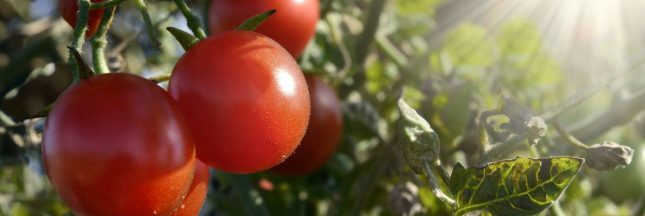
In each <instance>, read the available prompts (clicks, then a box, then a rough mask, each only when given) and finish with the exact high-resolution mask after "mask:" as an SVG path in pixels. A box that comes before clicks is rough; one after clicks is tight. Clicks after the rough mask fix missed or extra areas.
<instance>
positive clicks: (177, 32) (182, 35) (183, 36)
mask: <svg viewBox="0 0 645 216" xmlns="http://www.w3.org/2000/svg"><path fill="white" fill-rule="evenodd" d="M166 30H168V32H170V34H172V36H173V37H175V39H176V40H177V42H179V44H180V45H181V47H182V48H184V50H188V49H190V47H192V46H193V45H195V44H196V43H197V42H199V39H198V38H197V37H195V36H194V35H192V34H190V33H188V32H185V31H183V30H181V29H178V28H175V27H168V28H166Z"/></svg>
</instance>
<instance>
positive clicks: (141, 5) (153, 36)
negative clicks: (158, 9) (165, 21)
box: [134, 0, 161, 46]
mask: <svg viewBox="0 0 645 216" xmlns="http://www.w3.org/2000/svg"><path fill="white" fill-rule="evenodd" d="M134 3H135V4H136V5H137V8H138V9H139V11H140V12H141V16H142V17H143V22H144V23H145V25H146V30H147V31H148V37H150V40H151V41H152V43H153V44H154V45H155V46H160V45H161V43H159V39H157V33H156V32H155V25H154V24H153V23H152V18H150V14H149V13H148V9H147V8H146V3H145V2H144V0H135V1H134Z"/></svg>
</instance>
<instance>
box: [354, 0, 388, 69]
mask: <svg viewBox="0 0 645 216" xmlns="http://www.w3.org/2000/svg"><path fill="white" fill-rule="evenodd" d="M386 2H387V0H374V1H373V2H372V4H371V5H370V7H369V11H368V12H367V20H366V21H365V28H364V30H363V33H362V34H361V36H360V38H359V39H358V42H357V43H356V65H357V66H359V67H362V66H363V63H364V62H365V59H366V58H367V53H368V51H369V46H370V45H371V44H372V42H373V41H374V36H375V35H376V30H378V26H379V23H380V21H381V14H382V13H383V8H384V7H385V3H386Z"/></svg>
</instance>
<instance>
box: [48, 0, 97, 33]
mask: <svg viewBox="0 0 645 216" xmlns="http://www.w3.org/2000/svg"><path fill="white" fill-rule="evenodd" d="M102 1H103V0H91V2H102ZM58 10H59V11H60V14H61V16H63V19H64V20H65V21H67V23H69V25H71V26H72V28H74V27H76V20H77V18H78V0H58ZM103 12H104V9H103V8H100V9H94V10H90V13H89V17H88V20H87V32H85V37H92V36H93V35H94V33H96V31H97V30H98V28H99V23H100V22H101V16H103Z"/></svg>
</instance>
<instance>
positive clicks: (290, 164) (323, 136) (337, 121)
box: [273, 75, 343, 175]
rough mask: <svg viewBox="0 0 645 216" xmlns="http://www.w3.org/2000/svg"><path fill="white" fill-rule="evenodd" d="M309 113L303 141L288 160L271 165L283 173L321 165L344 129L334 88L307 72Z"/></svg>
mask: <svg viewBox="0 0 645 216" xmlns="http://www.w3.org/2000/svg"><path fill="white" fill-rule="evenodd" d="M306 78H307V85H308V86H309V95H310V97H311V116H310V117H309V126H308V128H307V132H306V133H305V137H304V138H302V143H301V144H300V146H299V147H298V148H297V149H296V151H295V152H294V153H293V155H291V156H289V158H287V160H285V161H284V162H282V163H281V164H280V165H278V166H276V167H274V168H273V170H274V171H276V172H278V173H281V174H286V175H303V174H308V173H310V172H313V171H315V170H317V169H319V168H320V167H322V166H323V165H324V164H325V162H327V160H328V159H329V158H330V157H331V155H333V154H334V152H335V151H336V148H337V147H338V144H339V143H340V138H341V132H342V130H343V113H342V111H341V110H340V102H338V99H337V97H336V93H335V92H334V90H333V89H332V88H331V87H330V86H329V85H327V84H326V83H325V82H324V81H322V80H321V79H319V78H317V77H314V76H310V75H307V76H306Z"/></svg>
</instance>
